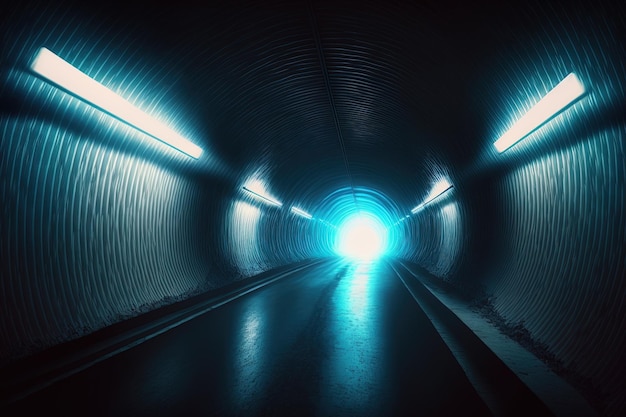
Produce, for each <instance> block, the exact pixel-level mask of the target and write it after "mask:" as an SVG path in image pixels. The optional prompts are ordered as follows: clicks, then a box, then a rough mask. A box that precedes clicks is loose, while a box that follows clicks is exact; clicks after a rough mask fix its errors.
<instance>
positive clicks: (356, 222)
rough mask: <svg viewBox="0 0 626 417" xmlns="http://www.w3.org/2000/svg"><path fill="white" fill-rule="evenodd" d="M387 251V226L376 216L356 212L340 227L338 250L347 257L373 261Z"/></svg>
mask: <svg viewBox="0 0 626 417" xmlns="http://www.w3.org/2000/svg"><path fill="white" fill-rule="evenodd" d="M386 251H387V228H386V227H385V226H384V225H383V224H382V222H381V221H380V220H379V219H378V218H377V217H375V216H373V215H369V214H362V213H359V214H356V215H354V216H352V217H349V218H348V219H347V220H345V221H344V222H343V223H342V224H341V225H340V226H339V228H338V233H337V242H336V252H337V253H338V254H339V255H341V256H344V257H346V258H350V259H354V260H360V261H371V260H374V259H377V258H379V257H381V256H383V255H384V254H385V253H386Z"/></svg>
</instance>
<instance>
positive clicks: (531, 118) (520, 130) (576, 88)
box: [493, 73, 585, 153]
mask: <svg viewBox="0 0 626 417" xmlns="http://www.w3.org/2000/svg"><path fill="white" fill-rule="evenodd" d="M583 94H585V86H584V85H583V84H582V83H581V82H580V80H579V79H578V77H577V76H576V74H574V73H571V74H569V75H568V76H567V77H565V78H564V79H563V81H561V82H560V83H558V84H557V86H556V87H554V88H553V89H552V90H550V91H549V92H548V94H546V95H545V96H544V97H543V98H542V99H541V100H539V102H538V103H537V104H535V105H534V106H533V107H532V108H531V109H530V110H528V112H527V113H526V114H524V115H523V116H522V117H521V118H520V119H519V120H518V121H517V122H515V124H514V125H513V126H512V127H511V128H510V129H509V130H508V131H507V132H506V133H505V134H504V135H502V136H501V137H500V139H498V140H497V141H495V142H494V144H493V145H494V146H495V147H496V149H497V150H498V152H500V153H502V152H504V151H505V150H507V149H508V148H510V147H511V146H513V145H515V144H516V143H517V142H519V141H520V140H522V139H523V138H525V137H526V136H528V135H529V134H530V133H531V132H533V131H534V130H535V129H537V128H538V127H539V126H541V125H542V124H544V123H545V122H547V121H548V120H550V119H551V118H552V117H554V116H555V115H556V114H558V113H559V112H560V111H561V110H563V109H565V108H566V107H568V106H569V105H570V104H572V103H573V102H575V101H576V100H578V99H579V98H580V97H581V96H582V95H583Z"/></svg>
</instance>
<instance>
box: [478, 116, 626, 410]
mask: <svg viewBox="0 0 626 417" xmlns="http://www.w3.org/2000/svg"><path fill="white" fill-rule="evenodd" d="M625 133H626V129H625V128H624V126H622V127H619V128H615V129H609V130H605V131H603V132H600V133H597V134H594V135H592V136H591V137H589V138H588V139H587V140H584V141H582V142H580V143H577V144H575V145H573V146H571V147H567V148H565V149H562V150H559V151H557V152H554V153H551V154H549V155H546V156H544V157H541V158H538V159H536V160H533V161H532V162H531V163H529V164H527V165H524V166H521V167H518V168H516V169H514V170H513V171H512V172H509V173H507V174H506V175H505V176H504V177H503V178H502V180H501V181H500V183H499V184H498V186H497V190H496V192H497V197H496V201H498V202H499V203H500V205H499V208H498V209H499V211H500V212H501V213H502V214H503V218H506V221H504V222H501V223H500V226H501V229H500V232H499V234H498V236H497V243H496V244H497V245H498V246H499V256H497V257H494V258H493V261H494V262H493V263H492V264H491V267H490V269H489V270H488V272H487V276H488V279H487V280H486V281H485V284H486V288H487V291H488V293H489V294H490V296H491V297H492V304H493V306H494V308H495V309H496V311H498V312H499V313H500V314H501V315H502V316H503V317H504V318H505V319H506V320H507V321H508V322H510V323H521V324H523V326H524V327H525V328H526V329H527V330H528V331H529V332H530V334H532V335H533V337H534V338H535V339H536V340H538V341H539V342H541V343H545V344H547V346H548V347H549V351H550V352H552V353H553V354H554V355H555V356H556V358H558V359H559V360H560V361H561V362H562V363H563V364H564V365H565V366H566V367H567V368H568V369H571V370H572V371H574V372H576V373H577V374H579V375H582V376H584V377H587V378H590V383H591V384H593V385H594V387H595V388H597V389H598V390H600V392H599V394H600V395H601V396H603V397H605V398H607V399H618V400H619V399H620V398H621V399H622V401H623V398H624V392H623V384H622V383H621V381H622V380H623V375H624V372H626V368H625V367H624V362H623V360H621V359H622V358H623V349H624V346H625V345H626V336H625V334H624V332H623V329H624V328H625V327H626V323H625V322H624V317H626V311H625V306H624V303H623V300H624V294H625V293H626V284H625V283H624V279H623V277H624V276H626V267H625V256H624V247H625V246H624V242H626V218H625V217H624V212H623V207H624V203H625V202H626V187H625V185H626V184H625V182H624V179H625V178H626V163H625V161H626V159H624V157H625V153H624V145H625V143H626V141H625V139H626V137H625ZM620 390H621V391H620ZM606 406H607V407H608V409H609V410H611V409H612V408H613V407H618V404H611V403H609V404H607V405H606ZM620 407H623V404H622V405H620ZM613 411H615V410H613Z"/></svg>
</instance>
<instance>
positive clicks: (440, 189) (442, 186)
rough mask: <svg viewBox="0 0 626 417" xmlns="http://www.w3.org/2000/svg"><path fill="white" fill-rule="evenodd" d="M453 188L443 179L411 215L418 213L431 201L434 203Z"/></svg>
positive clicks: (412, 210)
mask: <svg viewBox="0 0 626 417" xmlns="http://www.w3.org/2000/svg"><path fill="white" fill-rule="evenodd" d="M453 187H454V186H453V185H451V184H450V183H449V182H448V180H447V179H445V178H443V179H441V180H440V181H439V182H437V183H436V184H435V185H434V187H433V188H432V190H430V193H429V194H428V196H427V197H426V199H425V200H424V202H423V203H421V204H419V205H418V206H416V207H414V208H413V209H411V213H413V214H415V213H417V212H418V211H419V210H420V209H421V208H422V207H424V206H425V205H426V204H428V203H430V202H431V201H433V200H434V199H436V198H437V197H439V196H440V195H442V194H444V193H445V192H447V191H449V190H451V189H452V188H453Z"/></svg>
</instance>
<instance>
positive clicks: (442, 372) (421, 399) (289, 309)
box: [6, 261, 491, 416]
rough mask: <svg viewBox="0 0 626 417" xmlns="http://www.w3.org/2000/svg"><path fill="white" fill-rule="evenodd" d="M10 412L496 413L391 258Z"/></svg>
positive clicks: (77, 379)
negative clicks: (479, 394) (444, 339)
mask: <svg viewBox="0 0 626 417" xmlns="http://www.w3.org/2000/svg"><path fill="white" fill-rule="evenodd" d="M6 414H7V415H29V416H35V415H64V416H96V415H98V416H100V415H106V416H169V415H180V416H196V415H198V416H200V415H201V416H405V415H406V416H412V415H414V416H489V415H491V413H490V412H489V409H488V408H487V407H486V405H485V404H484V403H483V402H482V400H481V399H480V397H479V396H478V395H477V393H476V391H475V390H474V388H473V387H472V385H471V384H470V382H469V381H468V379H467V377H466V376H465V374H464V373H463V370H462V369H461V367H460V366H459V364H458V363H457V362H456V360H455V359H454V357H453V355H452V354H451V353H450V350H449V349H448V347H447V346H446V344H445V343H444V342H443V340H442V339H441V337H440V336H439V334H438V333H437V331H436V330H435V328H434V327H433V325H432V324H431V322H430V321H429V319H428V317H427V316H426V315H425V313H424V312H423V311H422V310H421V309H420V307H419V305H418V303H417V302H416V301H415V300H414V299H413V298H412V296H411V295H410V293H409V292H408V291H407V289H406V288H405V287H404V285H403V284H402V281H401V280H400V279H399V277H398V276H397V275H396V274H395V272H394V271H393V269H392V268H391V267H390V266H389V265H388V264H387V263H385V262H383V261H381V262H376V263H371V264H352V263H347V262H345V261H328V262H323V263H320V264H317V265H315V266H312V267H310V268H307V269H305V270H303V271H300V272H298V273H296V274H293V275H290V276H288V277H285V278H283V279H280V280H278V281H276V282H274V283H272V284H270V285H268V286H265V287H263V288H261V289H258V290H256V291H254V292H252V293H249V294H247V295H245V296H242V297H241V298H238V299H236V300H233V301H231V302H229V303H227V304H224V305H221V306H220V307H218V308H216V309H214V310H212V311H209V312H207V313H206V314H203V315H201V316H199V317H197V318H195V319H193V320H191V321H188V322H186V323H184V324H182V325H180V326H178V327H176V328H174V329H172V330H170V331H168V332H166V333H164V334H162V335H159V336H157V337H155V338H153V339H150V340H148V341H146V342H145V343H142V344H140V345H138V346H135V347H133V348H131V349H129V350H126V351H124V352H122V353H120V354H117V355H115V356H113V357H111V358H109V359H106V360H104V361H102V362H99V363H97V364H96V365H94V366H91V367H89V368H87V369H85V370H83V371H81V372H79V373H77V374H74V375H72V376H70V377H68V378H66V379H64V380H62V381H59V382H57V383H55V384H53V385H51V386H49V387H47V388H45V389H43V390H41V391H39V392H36V393H34V394H32V395H30V396H28V397H27V398H25V399H23V400H21V401H19V402H17V403H15V404H13V406H12V407H11V409H10V410H7V413H6Z"/></svg>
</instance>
